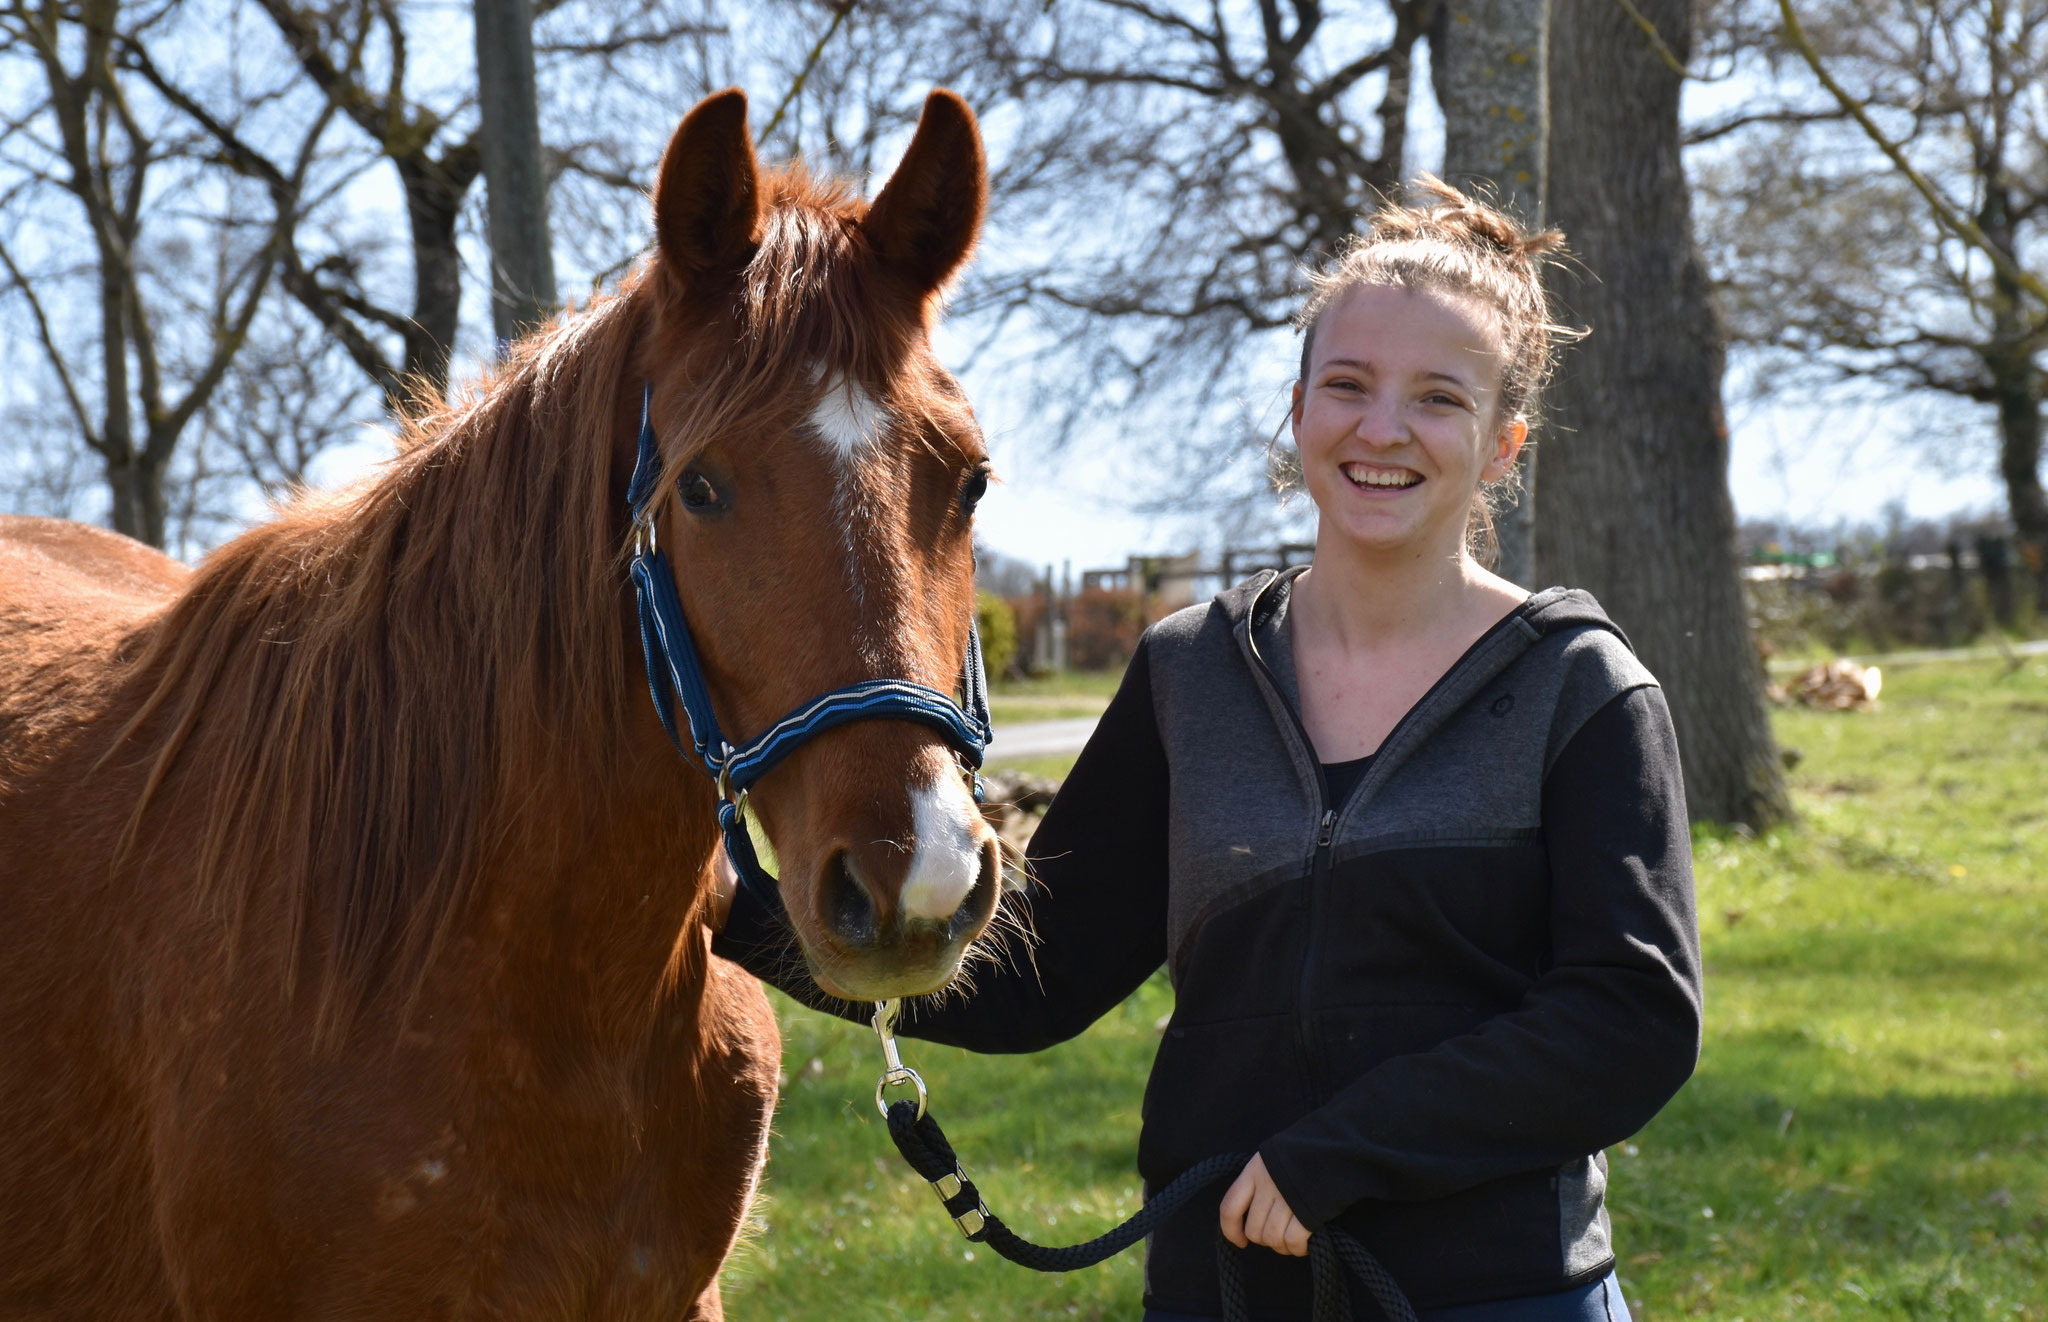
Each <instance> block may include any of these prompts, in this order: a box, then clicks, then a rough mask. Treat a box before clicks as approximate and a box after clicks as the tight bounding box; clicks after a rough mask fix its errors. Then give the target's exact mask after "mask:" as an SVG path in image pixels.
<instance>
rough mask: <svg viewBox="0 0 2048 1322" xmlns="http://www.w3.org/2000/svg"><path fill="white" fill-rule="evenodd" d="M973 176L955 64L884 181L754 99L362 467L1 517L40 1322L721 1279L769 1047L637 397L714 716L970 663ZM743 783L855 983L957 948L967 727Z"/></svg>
mask: <svg viewBox="0 0 2048 1322" xmlns="http://www.w3.org/2000/svg"><path fill="white" fill-rule="evenodd" d="M986 191H987V190H986V179H985V170H984V165H983V158H982V150H981V143H980V138H979V135H978V131H977V129H976V126H975V123H974V119H973V116H972V115H971V114H970V113H969V112H968V110H967V108H966V106H965V105H964V104H962V103H961V102H960V101H959V99H958V98H956V97H954V96H952V95H951V94H950V93H934V94H933V95H932V98H931V100H930V101H929V102H928V103H927V105H926V107H925V112H924V118H923V120H922V121H921V123H920V124H919V126H918V130H917V134H916V137H915V139H914V141H913V142H912V143H911V146H910V148H909V151H908V154H907V155H906V156H905V158H904V160H903V162H902V164H901V167H900V168H899V170H898V171H897V173H896V174H895V176H894V177H893V178H892V179H890V181H889V182H888V184H887V186H886V187H885V188H884V189H883V190H882V191H881V193H880V194H879V195H878V196H877V198H876V199H875V202H874V204H873V205H872V206H867V205H864V204H863V203H862V202H861V200H860V198H859V196H858V195H857V193H856V192H855V191H853V190H852V189H850V188H847V187H844V186H838V185H828V184H821V183H817V182H813V181H812V180H810V179H809V178H807V177H806V176H805V175H804V174H803V173H802V172H801V171H799V170H796V169H791V170H789V171H787V172H773V171H766V172H764V171H762V170H760V169H759V168H758V167H757V165H756V162H755V158H754V153H753V149H752V145H751V141H750V139H749V136H748V130H747V122H746V103H745V100H744V98H743V97H742V96H741V95H740V94H739V93H738V92H736V91H734V92H727V93H723V94H720V95H718V96H715V97H712V98H711V99H709V100H707V101H705V102H704V103H703V104H701V105H699V106H698V107H697V108H696V109H694V110H693V111H691V113H690V114H689V116H688V117H687V118H685V119H684V120H683V122H682V125H681V127H680V128H678V129H677V131H676V135H675V138H674V139H673V140H672V141H671V142H670V144H669V147H668V151H667V153H666V155H665V156H664V158H663V161H662V165H661V173H660V179H659V182H658V185H657V187H656V190H655V194H654V219H655V233H656V242H655V245H654V250H653V252H652V254H651V256H650V257H649V258H648V259H647V260H646V262H644V263H643V265H642V268H641V269H640V271H639V272H638V273H637V274H636V275H635V276H633V277H632V278H630V279H629V280H628V281H627V282H626V284H625V287H624V288H623V289H622V290H621V291H620V292H618V293H617V294H615V295H613V296H611V297H609V298H606V299H603V300H601V301H599V302H598V303H597V304H596V305H595V306H593V307H591V308H590V309H588V310H586V311H584V312H582V313H580V314H578V315H575V316H572V317H569V318H566V319H564V320H563V321H562V322H561V323H560V324H558V325H557V326H555V327H553V328H551V329H548V330H545V331H543V332H541V333H540V334H538V335H536V336H535V337H533V338H532V339H530V340H528V341H527V342H526V343H524V344H522V345H521V346H519V348H518V350H517V351H516V352H515V353H514V354H513V356H512V358H511V361H510V362H509V363H508V364H506V365H505V366H504V367H503V368H502V369H501V370H499V371H498V372H496V373H495V375H494V376H493V377H492V378H491V379H490V380H489V381H488V382H487V383H486V384H484V385H483V386H482V387H480V388H479V389H478V390H477V391H475V392H474V393H473V395H472V397H470V398H468V399H466V400H461V401H456V402H450V403H445V404H442V405H440V406H438V407H436V408H434V409H433V410H432V411H431V412H429V413H427V414H426V415H425V416H423V417H421V418H419V419H418V420H416V421H413V422H411V423H409V424H408V426H407V435H406V437H405V438H404V441H403V443H402V445H401V447H400V452H399V454H398V456H397V457H396V458H395V459H394V460H392V461H391V462H390V463H389V464H388V465H387V466H386V467H385V468H384V469H383V470H382V471H381V472H380V474H379V475H377V476H376V477H374V478H373V479H371V480H369V481H367V482H366V483H364V484H362V485H361V486H359V487H357V488H354V489H351V490H348V491H346V492H343V493H340V494H337V495H328V496H306V497H304V498H301V499H300V500H298V501H297V502H296V503H294V504H293V505H292V506H291V507H289V508H288V509H286V510H284V511H283V512H282V513H281V514H280V515H279V517H277V518H276V519H275V520H274V521H272V522H270V523H267V524H265V525H263V526H260V527H257V528H255V529H253V530H252V531H250V532H248V533H246V534H244V535H243V536H241V537H239V538H237V539H236V540H235V541H233V542H231V543H229V544H227V545H226V546H223V547H222V548H221V549H220V550H218V551H217V552H215V553H214V554H213V555H212V556H211V557H209V558H208V559H207V561H206V562H205V563H204V564H203V565H202V566H201V567H200V568H199V569H198V570H196V571H194V572H190V573H188V572H187V571H186V570H184V569H183V568H181V567H180V566H178V565H176V564H174V563H172V562H171V561H169V560H167V559H165V558H164V557H162V556H160V555H158V554H157V553H155V552H153V551H150V550H147V549H145V548H143V547H141V546H139V545H137V544H135V543H133V542H130V541H127V540H125V539H123V538H120V537H117V536H114V535H112V534H110V533H105V532H100V531H96V530H93V529H89V528H85V527H80V526H77V525H73V524H65V523H56V522H48V521H42V520H34V519H6V520H0V677H4V678H0V1318H6V1319H15V1318H37V1319H73V1318H75V1319H94V1320H95V1322H120V1320H125V1319H145V1318H146V1319H172V1318H190V1319H197V1318H205V1319H223V1320H226V1319H265V1320H266V1322H274V1320H275V1319H283V1318H313V1317H321V1318H335V1317H350V1318H375V1317H388V1318H404V1319H425V1318H456V1317H465V1318H477V1317H490V1318H528V1317H531V1318H547V1319H562V1318H581V1317H589V1318H599V1317H601V1318H605V1319H634V1318H663V1319H670V1318H676V1317H693V1318H706V1317H717V1316H719V1315H720V1311H721V1310H720V1307H719V1301H718V1286H717V1272H718V1269H719V1265H720V1263H721V1262H722V1261H723V1260H724V1258H725V1256H726V1254H727V1252H728V1251H729V1249H730V1248H731V1246H732V1243H733V1238H734V1234H735V1232H736V1230H737V1229H738V1227H739V1225H740V1224H741V1221H742V1219H743V1217H744V1215H745V1210H746V1206H747V1202H748V1199H749V1198H750V1196H751V1194H752V1191H753V1189H754V1187H755V1184H756V1181H757V1180H758V1178H759V1175H760V1171H761V1165H762V1161H763V1158H764V1148H765V1142H766V1136H767V1126H768V1120H769V1115H770V1112H771V1109H772V1107H773V1105H774V1101H775V1078H776V1069H777V1064H778V1055H779V1049H780V1048H779V1043H778V1041H777V1038H776V1031H775V1024H774V1020H773V1018H772V1016H771V1015H770V1013H769V1008H768V1004H767V1002H766V999H765V998H764V997H763V995H762V993H761V990H760V988H759V986H758V984H756V983H754V982H753V981H752V980H751V979H749V978H747V977H746V976H745V975H743V974H741V973H739V972H737V971H736V970H735V969H734V967H733V966H731V965H727V964H725V963H723V962H722V961H718V960H715V959H713V958H712V957H711V956H710V954H709V950H708V943H707V938H706V936H705V932H704V927H703V924H702V923H701V921H700V917H701V914H702V910H703V906H704V905H705V904H706V902H707V896H708V889H707V878H708V877H709V876H710V875H711V873H710V868H711V866H712V862H713V851H714V849H715V847H716V842H717V840H718V831H717V828H716V825H715V823H714V812H715V808H716V800H715V792H714V789H713V785H712V782H711V780H710V779H709V778H708V777H707V776H705V774H704V773H703V770H702V768H700V767H698V766H696V765H694V764H693V763H691V762H689V761H686V760H685V759H684V758H681V757H678V756H677V753H676V750H675V749H674V748H673V747H672V746H671V745H670V743H669V741H668V738H667V736H666V735H665V733H664V731H663V729H662V726H661V724H660V722H659V720H658V718H657V716H656V713H655V710H654V707H653V704H652V703H651V702H650V701H649V697H648V690H647V681H646V679H645V677H644V675H643V674H642V670H641V656H640V644H639V635H638V631H637V624H636V615H635V607H634V600H633V595H632V591H631V589H630V588H629V586H628V580H627V574H626V566H627V554H628V551H629V548H630V545H631V541H632V534H631V530H630V528H629V523H628V517H627V505H626V499H625V495H626V490H627V483H628V478H629V475H630V474H631V472H632V469H633V465H634V460H635V454H636V438H637V436H638V434H639V430H640V410H641V400H642V392H643V389H647V390H650V391H651V400H652V406H651V411H650V419H651V421H652V424H653V427H654V430H655V434H656V435H657V436H658V438H659V443H660V460H661V463H662V466H663V482H662V485H661V488H660V492H661V494H660V495H659V497H658V498H657V502H656V504H655V506H654V522H655V529H656V531H657V533H658V535H659V538H660V543H661V546H662V548H663V549H664V550H665V551H666V552H667V554H668V556H669V557H670V559H671V561H672V562H673V563H674V564H675V565H676V566H678V569H677V571H676V573H675V575H674V577H675V578H676V585H675V586H676V589H677V592H678V593H679V595H680V598H681V601H682V604H683V606H684V608H685V610H686V611H687V613H688V617H689V620H690V623H691V625H692V626H693V628H694V630H695V632H696V640H697V647H698V651H699V653H700V655H701V657H702V662H703V669H704V673H705V676H706V678H707V680H708V683H709V687H710V690H711V694H712V698H713V700H714V702H715V704H716V707H717V711H718V716H719V720H720V722H721V724H722V726H723V728H725V729H727V730H729V731H735V732H738V733H742V734H744V733H750V732H752V731H755V730H758V729H760V728H762V726H763V725H764V724H766V723H768V722H770V721H772V720H774V719H775V718H776V717H777V716H779V715H780V714H781V713H783V712H784V711H785V710H787V709H789V708H791V707H792V706H795V705H796V704H798V703H799V702H801V701H803V700H805V699H806V698H808V697H809V696H811V695H813V694H816V693H820V692H823V691H826V690H829V689H832V688H834V687H836V686H839V685H844V684H848V683H852V682H856V681H860V680H865V679H870V678H876V677H895V678H905V679H909V680H912V681H915V682H918V683H922V684H926V685H930V686H932V687H935V688H939V689H941V690H948V691H950V690H951V689H952V687H953V685H954V683H955V681H956V679H957V678H958V677H959V676H960V674H961V666H962V658H963V656H964V654H965V650H966V647H967V643H968V636H969V627H970V621H971V618H972V612H973V567H972V552H971V549H970V546H971V531H970V520H971V515H972V512H973V511H972V506H973V501H974V499H975V498H976V497H978V495H979V494H980V491H981V489H982V487H983V486H984V485H985V483H986V480H987V471H986V470H987V460H986V452H985V450H984V447H983V443H982V440H981V437H980V435H979V433H978V431H977V430H976V428H975V425H974V422H973V418H972V415H971V413H970V412H969V409H968V407H967V404H966V402H965V400H964V399H963V397H962V395H961V392H960V390H959V388H958V386H957V385H956V383H955V382H954V381H953V379H952V378H951V377H950V376H949V375H947V373H946V372H945V371H944V370H943V369H942V368H941V367H940V366H939V364H938V362H937V361H936V359H935V358H934V356H933V352H932V349H931V344H930V331H931V327H932V325H933V323H934V321H935V319H936V316H937V305H938V301H939V296H940V293H941V291H942V289H943V287H944V286H945V285H946V283H947V282H948V281H949V280H950V279H951V278H952V276H953V275H954V274H955V272H956V271H957V270H958V269H959V267H960V266H961V264H962V263H963V262H964V261H965V260H966V258H967V255H968V252H969V250H970V249H971V248H972V246H973V244H974V241H975V237H976V234H977V232H978V230H979V227H980V223H981V216H982V210H983V207H984V203H985V198H986ZM752 804H753V808H754V810H755V811H757V812H758V814H759V817H760V820H761V823H762V825H763V826H764V827H765V829H766V831H767V833H768V834H769V836H770V837H771V838H772V840H773V842H774V844H775V845H776V847H777V852H778V856H779V860H780V870H781V881H782V886H783V894H784V898H785V900H786V902H787V907H788V910H789V914H790V920H791V924H792V926H793V927H794V929H795V931H796V934H797V936H798V937H799V938H800V941H801V945H802V948H803V950H804V953H805V954H806V956H807V957H808V958H809V960H810V963H811V964H812V966H813V967H814V968H815V969H816V970H817V972H818V974H819V976H820V978H821V980H823V981H826V982H829V983H830V984H831V985H833V986H834V987H836V988H837V989H839V990H840V991H843V992H844V993H846V994H848V995H850V996H860V997H874V996H886V995H894V994H907V993H916V992H923V991H929V990H932V989H935V988H938V987H940V986H942V985H944V984H946V983H947V982H948V981H949V980H950V979H951V978H952V976H953V975H954V973H955V971H956V968H957V964H958V961H959V958H960V956H961V953H962V950H963V948H964V947H965V946H966V945H967V944H968V943H969V942H971V941H972V940H973V939H974V938H975V937H976V936H977V934H978V933H979V932H980V931H981V929H982V928H983V926H984V925H985V924H986V922H987V920H988V918H989V916H990V914H991V912H992V911H993V909H994V906H995V902H996V897H997V891H998V889H999V887H998V883H997V869H996V845H995V841H994V838H993V836H992V834H991V833H990V832H989V830H988V829H987V827H986V826H984V825H983V823H982V821H981V819H980V817H979V816H978V815H977V813H976V812H975V810H974V805H973V802H972V800H971V798H970V795H969V792H968V790H967V789H966V787H965V786H964V785H963V783H962V778H961V772H960V768H959V766H958V765H957V763H956V761H955V758H954V755H953V754H952V752H951V751H950V750H949V749H948V748H947V747H946V745H945V744H944V743H943V742H942V740H941V739H940V738H939V736H938V735H937V734H936V733H935V732H933V731H932V730H930V729H928V728H926V727H924V726H921V725H916V724H911V723H907V722H904V721H899V720H875V721H864V722H861V723H858V724H852V725H846V726H843V727H840V728H838V729H834V730H831V731H829V732H828V733H826V734H824V735H822V736H821V737H819V738H818V739H816V740H815V741H813V742H810V743H807V744H806V745H804V746H803V747H802V748H801V749H800V750H799V751H798V752H797V753H796V754H795V755H794V756H792V757H791V758H790V759H789V760H788V761H786V762H784V763H782V764H781V765H780V766H779V767H778V768H777V769H776V770H774V771H773V772H771V773H770V774H769V775H768V777H767V778H766V779H765V780H764V781H762V783H761V784H760V786H759V787H758V788H757V789H756V790H755V792H754V793H753V795H752Z"/></svg>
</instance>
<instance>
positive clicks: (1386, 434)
mask: <svg viewBox="0 0 2048 1322" xmlns="http://www.w3.org/2000/svg"><path fill="white" fill-rule="evenodd" d="M1407 437H1408V429H1407V428H1406V427H1404V426H1403V425H1402V423H1401V404H1400V401H1399V400H1397V399H1395V398H1394V397H1393V396H1392V395H1391V394H1390V393H1389V392H1387V391H1384V390H1383V391H1378V392H1376V393H1375V394H1373V395H1372V396H1370V397H1369V398H1368V399H1367V400H1366V401H1365V407H1364V408H1363V409H1362V410H1360V412H1359V415H1358V439H1360V440H1362V441H1364V442H1365V443H1366V444H1368V445H1399V444H1400V443H1401V442H1402V441H1404V440H1406V439H1407Z"/></svg>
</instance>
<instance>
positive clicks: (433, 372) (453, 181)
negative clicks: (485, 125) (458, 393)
mask: <svg viewBox="0 0 2048 1322" xmlns="http://www.w3.org/2000/svg"><path fill="white" fill-rule="evenodd" d="M397 164H398V179H399V183H400V184H401V185H402V186H403V187H404V189H405V213H406V218H407V220H408V221H410V222H411V225H412V254H413V280H414V285H413V310H412V322H411V324H410V325H409V326H408V327H407V328H406V331H405V372H406V375H407V376H408V377H410V378H411V379H412V380H414V381H416V382H419V383H421V384H422V385H424V386H425V387H426V388H427V389H428V390H429V391H431V393H432V394H434V395H437V396H438V395H440V394H443V393H445V392H446V391H447V389H448V359H449V356H450V355H451V354H453V353H454V351H455V328H456V325H457V323H458V321H459V319H460V316H461V312H462V254H461V252H460V251H459V250H458V249H457V248H456V246H455V222H456V221H457V219H459V218H460V217H461V215H462V198H463V195H464V194H465V193H467V192H468V191H469V186H470V184H471V183H473V182H474V181H475V179H476V174H477V172H476V170H475V168H473V167H472V168H469V169H465V170H460V171H457V170H451V169H450V168H449V162H448V161H447V160H445V159H444V160H440V161H436V160H433V159H432V158H430V157H428V156H427V155H425V154H424V153H422V154H420V155H419V156H413V157H404V158H400V159H399V161H398V162H397Z"/></svg>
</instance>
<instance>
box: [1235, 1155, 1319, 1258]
mask: <svg viewBox="0 0 2048 1322" xmlns="http://www.w3.org/2000/svg"><path fill="white" fill-rule="evenodd" d="M1221 1221H1222V1224H1223V1238H1225V1239H1227V1240H1229V1241H1230V1242H1231V1243H1233V1244H1235V1245H1237V1246H1238V1247H1239V1248H1243V1247H1244V1246H1245V1245H1247V1244H1264V1245H1265V1246H1266V1247H1267V1248H1269V1249H1271V1250H1273V1252H1275V1253H1285V1254H1286V1255H1288V1256H1289V1257H1291V1258H1302V1257H1306V1256H1308V1227H1307V1226H1305V1225H1303V1224H1301V1219H1300V1218H1299V1217H1297V1216H1295V1215H1294V1209H1293V1208H1291V1207H1289V1206H1288V1205H1287V1200H1286V1199H1285V1198H1282V1197H1281V1196H1280V1186H1279V1185H1277V1184H1275V1183H1273V1177H1272V1176H1270V1175H1268V1174H1266V1159H1265V1158H1264V1157H1260V1156H1257V1155H1254V1156H1253V1157H1252V1159H1251V1160H1250V1161H1248V1162H1246V1163H1245V1166H1244V1170H1243V1171H1241V1172H1240V1173H1239V1174H1238V1177H1237V1178H1236V1179H1235V1180H1233V1181H1232V1182H1231V1185H1230V1188H1229V1189H1228V1190H1227V1191H1226V1192H1225V1193H1224V1195H1223V1207H1222V1211H1221Z"/></svg>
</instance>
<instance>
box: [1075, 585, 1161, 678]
mask: <svg viewBox="0 0 2048 1322" xmlns="http://www.w3.org/2000/svg"><path fill="white" fill-rule="evenodd" d="M1144 632H1145V594H1144V593H1142V592H1138V591H1135V590H1133V589H1130V588H1089V589H1087V590H1085V591H1082V592H1077V593H1075V594H1074V598H1073V600H1072V601H1071V602H1069V603H1068V605H1067V664H1068V665H1069V666H1071V667H1072V668H1073V669H1075V670H1121V669H1123V667H1124V665H1125V663H1126V662H1128V661H1129V660H1130V659H1131V654H1132V653H1133V652H1135V651H1137V650H1138V636H1139V635H1140V634H1142V633H1144Z"/></svg>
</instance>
